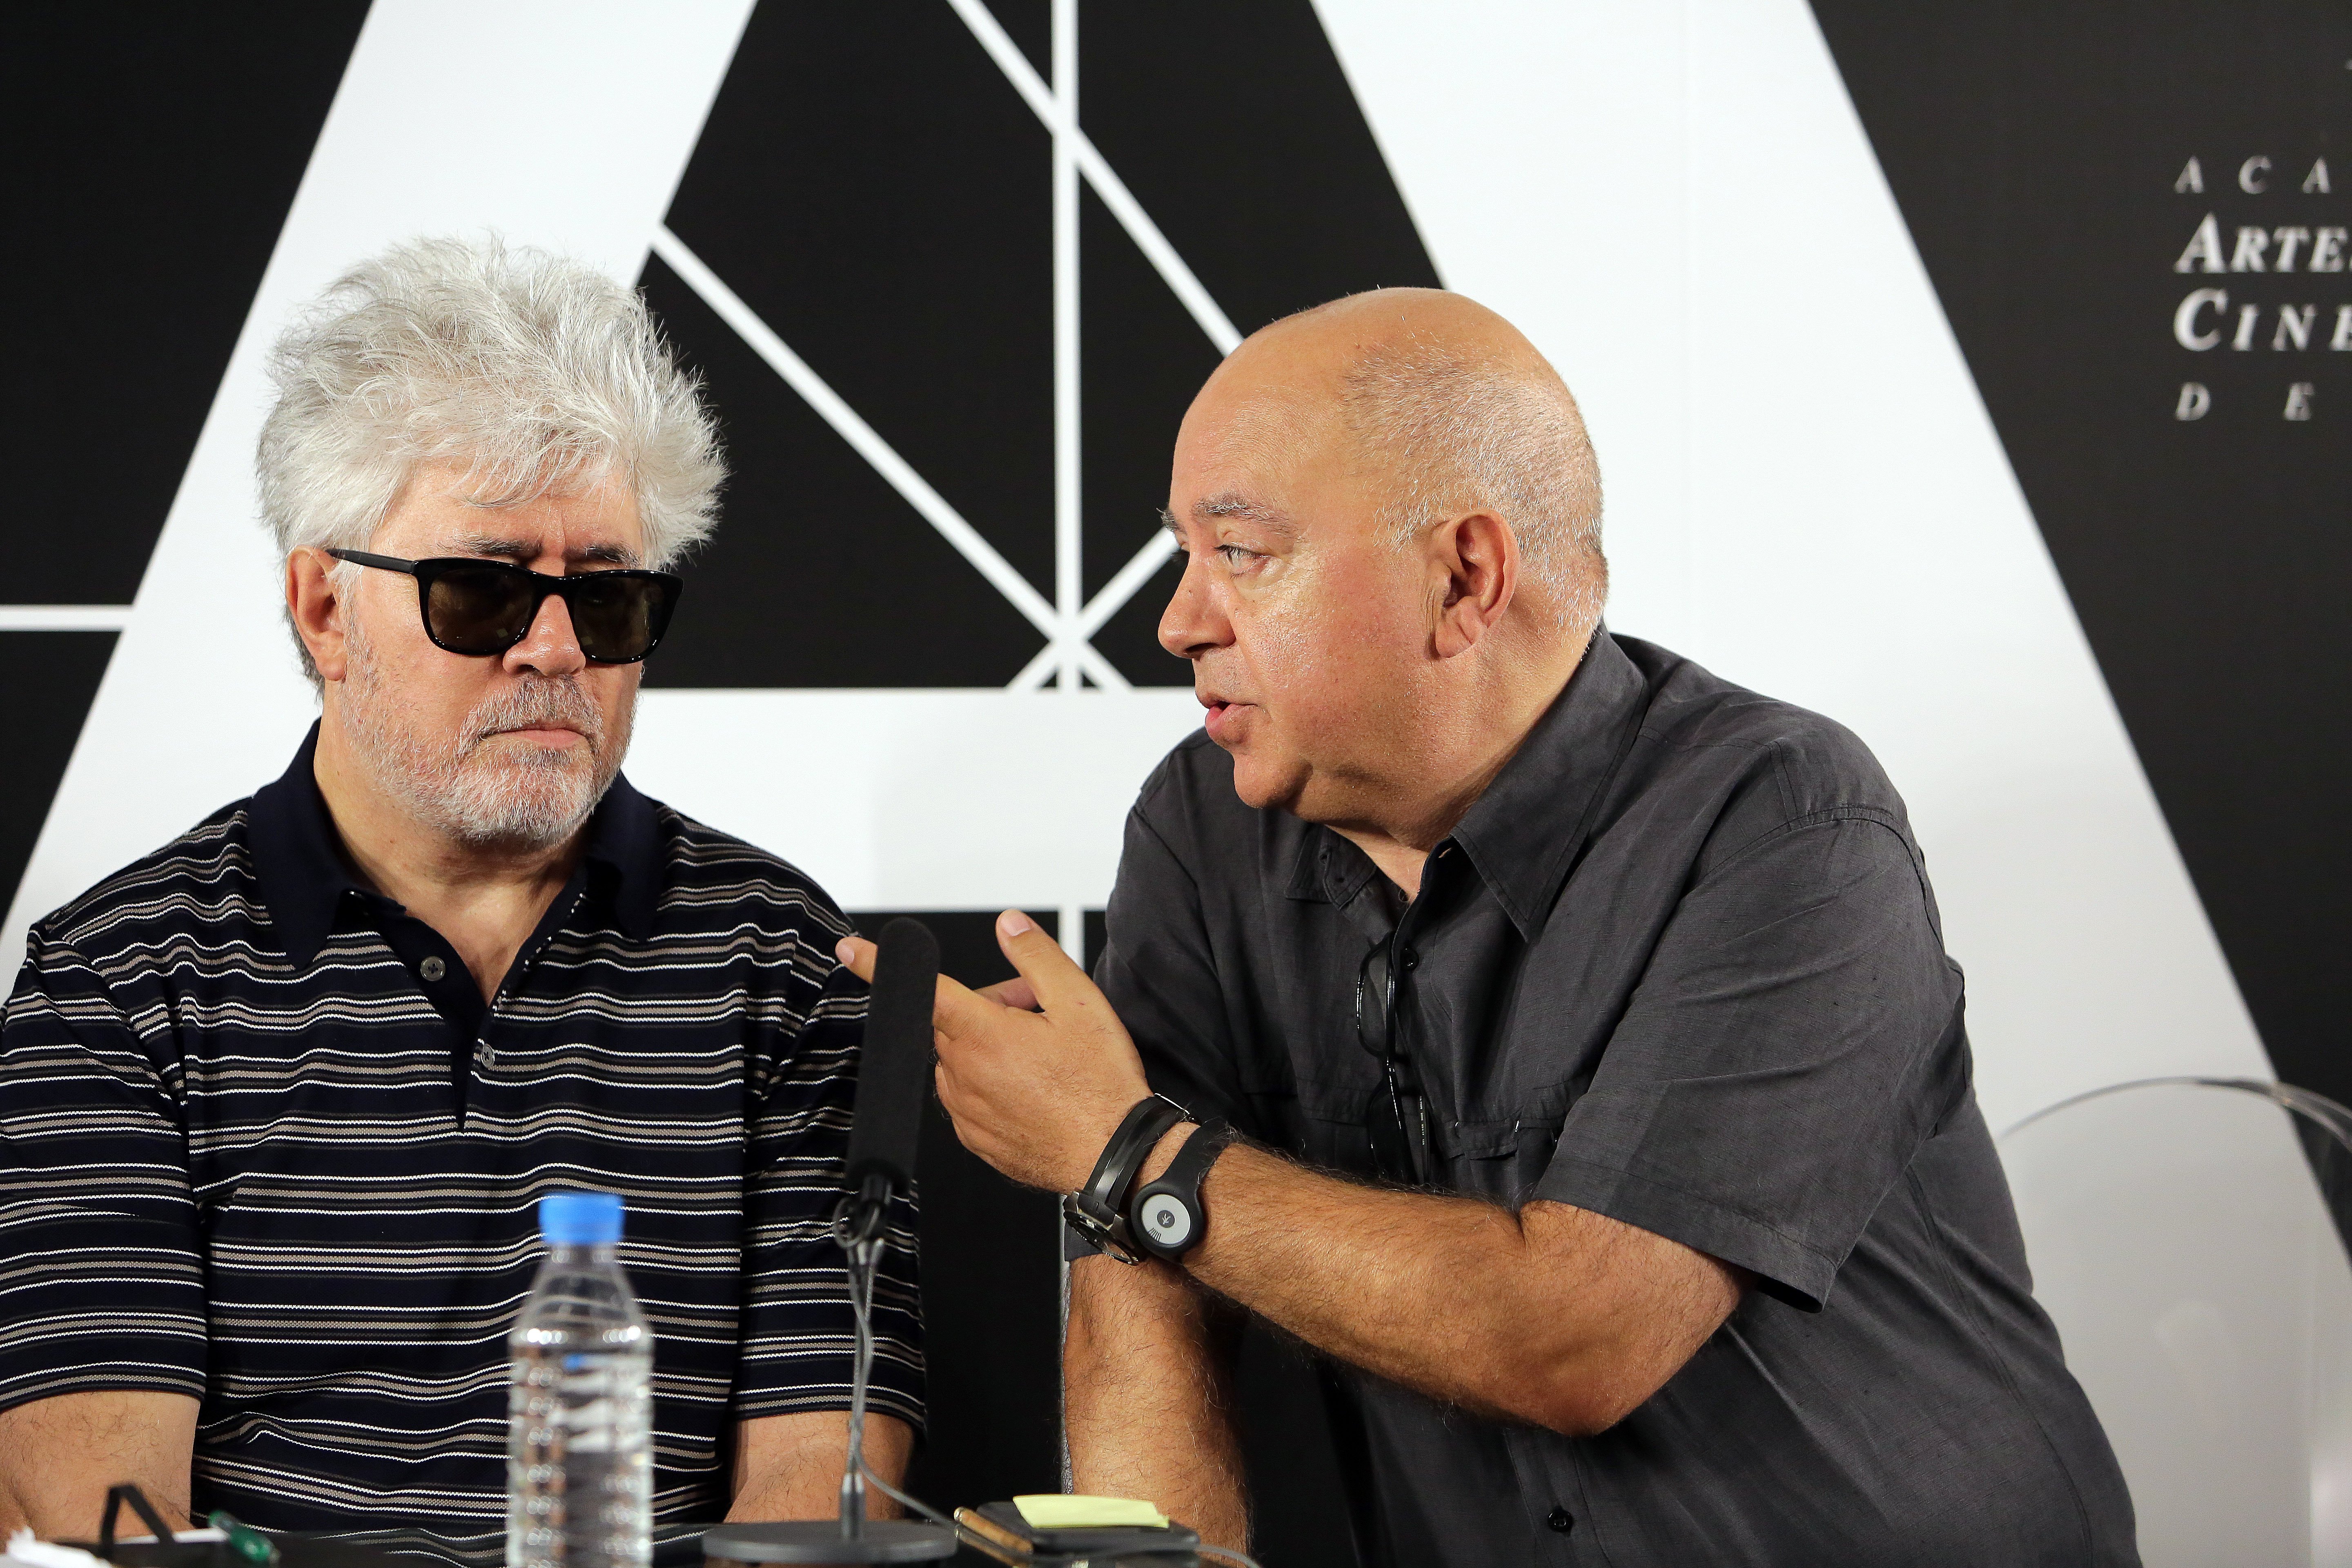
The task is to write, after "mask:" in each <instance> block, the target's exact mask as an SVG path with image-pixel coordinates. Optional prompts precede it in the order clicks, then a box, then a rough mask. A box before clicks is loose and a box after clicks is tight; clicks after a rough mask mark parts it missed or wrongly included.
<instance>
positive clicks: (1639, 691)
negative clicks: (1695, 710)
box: [1453, 626, 1649, 941]
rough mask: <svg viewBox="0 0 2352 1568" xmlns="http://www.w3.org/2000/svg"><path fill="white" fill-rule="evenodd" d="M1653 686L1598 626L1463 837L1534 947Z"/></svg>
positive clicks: (1474, 810) (1466, 822)
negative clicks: (1574, 671) (1582, 655)
mask: <svg viewBox="0 0 2352 1568" xmlns="http://www.w3.org/2000/svg"><path fill="white" fill-rule="evenodd" d="M1648 694H1649V684H1648V682H1647V681H1645V680H1643V678H1642V672H1641V670H1640V669H1639V668H1636V667H1635V665H1634V663H1633V660H1632V659H1631V658H1627V657H1626V654H1625V650H1624V649H1623V648H1622V647H1619V646H1618V645H1617V639H1616V638H1614V637H1611V636H1610V635H1609V629H1608V627H1606V626H1601V627H1597V628H1595V630H1594V631H1593V634H1592V642H1591V647H1587V648H1586V649H1585V653H1584V658H1583V659H1582V660H1581V661H1580V662H1579V664H1578V665H1577V667H1576V673H1575V674H1574V675H1571V676H1570V677H1569V678H1568V685H1567V686H1566V687H1565V688H1563V689H1562V690H1561V691H1560V694H1559V696H1558V697H1557V698H1555V699H1553V700H1552V705H1551V706H1550V707H1549V708H1548V709H1546V710H1544V715H1543V717H1542V718H1540V719H1538V720H1537V721H1536V723H1535V728H1534V729H1532V730H1530V731H1528V738H1527V740H1526V741H1525V742H1521V744H1520V746H1519V749H1518V751H1517V752H1515V753H1514V754H1513V755H1512V757H1511V760H1510V761H1509V762H1507V763H1504V764H1503V771H1502V772H1501V773H1496V775H1495V782H1494V783H1492V784H1488V785H1487V786H1486V793H1485V794H1484V795H1480V796H1479V797H1478V798H1477V799H1476V800H1475V802H1473V803H1472V804H1471V806H1470V809H1469V810H1468V811H1466V812H1465V813H1464V814H1463V816H1462V821H1461V823H1460V824H1459V825H1458V826H1455V828H1454V836H1453V837H1454V842H1455V843H1456V844H1459V845H1460V846H1461V847H1462V851H1463V853H1464V854H1465V855H1466V856H1468V857H1469V859H1470V864H1471V865H1472V866H1473V867H1475V868H1476V869H1477V872H1478V875H1479V876H1480V877H1481V878H1482V879H1485V881H1486V885H1487V886H1488V887H1489V888H1492V889H1494V890H1495V897H1496V900H1498V901H1499V902H1500V903H1501V904H1502V906H1503V912H1504V913H1506V914H1507V915H1509V916H1510V917H1511V923H1512V924H1513V925H1515V926H1517V927H1518V929H1519V934H1520V935H1521V936H1522V937H1525V938H1528V940H1530V941H1532V940H1533V939H1534V937H1535V934H1536V931H1537V930H1538V928H1539V927H1541V925H1542V924H1543V921H1544V916H1545V915H1546V913H1547V912H1549V910H1550V908H1551V903H1552V900H1553V899H1554V898H1556V897H1557V896H1558V895H1559V885H1560V883H1561V881H1562V880H1563V879H1565V878H1566V877H1567V875H1568V868H1569V863H1570V861H1571V860H1573V859H1574V858H1576V855H1577V852H1578V851H1579V850H1580V849H1582V848H1583V847H1584V843H1585V840H1586V838H1588V837H1590V836H1591V831H1592V826H1593V817H1594V816H1595V813H1596V810H1597V808H1598V807H1599V805H1600V804H1601V800H1600V796H1601V791H1602V790H1604V789H1605V788H1607V787H1608V784H1609V781H1610V780H1611V779H1612V777H1613V776H1615V774H1616V772H1617V768H1618V764H1619V763H1622V761H1623V760H1624V755H1625V752H1626V750H1627V749H1628V748H1629V747H1630V746H1631V744H1632V742H1633V736H1634V734H1635V733H1636V732H1637V731H1638V730H1639V728H1640V725H1641V722H1642V718H1643V714H1644V713H1646V712H1647V711H1648V710H1649V702H1648Z"/></svg>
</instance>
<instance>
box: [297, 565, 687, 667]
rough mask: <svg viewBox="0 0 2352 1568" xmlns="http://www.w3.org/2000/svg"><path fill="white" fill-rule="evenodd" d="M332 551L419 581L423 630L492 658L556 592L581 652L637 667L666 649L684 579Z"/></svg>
mask: <svg viewBox="0 0 2352 1568" xmlns="http://www.w3.org/2000/svg"><path fill="white" fill-rule="evenodd" d="M327 553H328V554H330V555H331V556H333V557H334V558H335V559H336V560H338V561H348V562H350V563H352V565H354V566H373V567H374V568H375V569H376V570H378V571H380V572H405V573H407V574H409V575H410V576H412V577H414V578H415V579H416V607H417V609H418V610H419V611H420V612H421V613H422V614H423V615H424V617H425V636H426V637H431V638H432V639H433V646H434V647H437V648H440V649H441V650H443V651H444V652H446V653H456V654H463V655H465V656H466V657H467V658H491V657H493V656H495V655H498V654H502V653H504V652H506V651H507V649H509V648H510V647H514V646H515V644H517V643H519V642H520V641H522V639H523V638H524V637H528V636H530V624H531V622H533V621H535V620H537V619H538V618H539V607H540V605H542V604H545V603H546V602H547V596H548V595H551V594H552V595H556V596H557V597H558V598H561V599H562V601H563V607H564V608H565V609H567V610H569V611H570V612H572V632H573V633H574V635H576V636H577V637H579V639H580V651H581V652H582V653H584V654H586V655H587V656H588V657H589V658H592V659H594V660H595V661H596V662H597V663H598V664H635V663H636V662H637V660H639V659H641V658H645V657H646V655H647V654H649V653H651V652H653V651H654V649H656V647H660V646H661V640H662V634H663V633H664V632H666V631H667V630H669V617H670V612H671V611H673V610H675V609H677V596H678V595H679V594H680V593H682V592H684V591H685V588H686V584H684V583H683V582H681V581H680V580H679V579H677V578H676V577H673V576H671V575H670V574H668V573H667V572H640V571H636V570H635V569H630V570H625V571H615V572H578V573H573V574H571V575H570V576H565V577H550V576H548V575H547V574H544V573H541V572H533V571H531V570H530V568H529V567H526V566H515V565H510V564H509V563H506V562H504V561H480V560H475V559H472V558H469V557H467V556H462V555H441V556H436V557H434V558H433V559H432V560H430V561H403V560H401V559H400V558H399V557H397V556H394V555H370V554H368V553H367V552H364V551H360V550H330V551H328V552H327Z"/></svg>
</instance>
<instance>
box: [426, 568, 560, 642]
mask: <svg viewBox="0 0 2352 1568" xmlns="http://www.w3.org/2000/svg"><path fill="white" fill-rule="evenodd" d="M532 608H533V595H532V592H531V581H530V575H529V574H527V573H524V572H521V571H520V570H518V569H516V568H514V567H512V566H499V565H488V564H486V565H481V566H453V567H449V568H447V569H446V570H444V571H442V572H439V573H436V574H435V576H434V578H433V586H432V588H431V590H430V591H429V593H428V595H427V596H426V599H425V618H426V622H427V624H428V625H429V626H431V627H432V630H433V640H434V641H435V642H437V643H439V644H440V645H441V646H442V647H445V648H446V649H448V650H449V651H450V652H451V653H463V654H475V655H480V654H492V653H504V652H505V651H506V650H507V649H509V648H510V647H514V645H515V644H517V643H519V642H520V641H521V640H522V638H523V634H524V633H525V632H528V631H529V630H530V613H531V610H532Z"/></svg>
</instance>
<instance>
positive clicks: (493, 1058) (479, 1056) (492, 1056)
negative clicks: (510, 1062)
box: [474, 1040, 499, 1068]
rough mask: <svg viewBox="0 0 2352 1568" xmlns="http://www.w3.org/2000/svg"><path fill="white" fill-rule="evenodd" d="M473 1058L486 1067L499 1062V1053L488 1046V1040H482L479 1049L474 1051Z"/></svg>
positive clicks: (494, 1065) (493, 1065)
mask: <svg viewBox="0 0 2352 1568" xmlns="http://www.w3.org/2000/svg"><path fill="white" fill-rule="evenodd" d="M474 1059H475V1060H476V1061H478V1062H479V1063H481V1064H482V1065H483V1066H484V1067H486V1068H487V1067H496V1066H498V1063H499V1053H498V1052H496V1051H494V1050H492V1049H491V1048H490V1042H489V1041H488V1040H484V1041H483V1042H482V1047H481V1049H479V1050H478V1051H476V1052H475V1053H474Z"/></svg>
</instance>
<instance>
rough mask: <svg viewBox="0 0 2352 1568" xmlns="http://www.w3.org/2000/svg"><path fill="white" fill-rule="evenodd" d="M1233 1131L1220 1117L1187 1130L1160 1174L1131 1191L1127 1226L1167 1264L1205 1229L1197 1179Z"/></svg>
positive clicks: (1228, 1142) (1203, 1176) (1225, 1146)
mask: <svg viewBox="0 0 2352 1568" xmlns="http://www.w3.org/2000/svg"><path fill="white" fill-rule="evenodd" d="M1233 1142H1234V1130H1233V1129H1232V1128H1231V1127H1229V1126H1227V1125H1226V1124H1225V1123H1223V1122H1222V1121H1213V1122H1211V1123H1209V1124H1208V1125H1207V1126H1205V1127H1195V1128H1194V1129H1192V1136H1191V1137H1190V1138H1187V1139H1185V1140H1184V1146H1183V1147H1182V1148H1181V1149H1179V1150H1177V1151H1176V1157H1175V1158H1174V1159H1173V1160H1171V1161H1170V1162H1168V1168H1167V1169H1166V1170H1165V1171H1162V1172H1160V1179H1159V1180H1158V1181H1156V1182H1152V1183H1150V1184H1147V1185H1146V1186H1145V1187H1144V1189H1143V1190H1142V1191H1141V1192H1139V1193H1138V1194H1135V1201H1134V1202H1133V1203H1132V1204H1130V1205H1129V1226H1130V1228H1131V1230H1132V1233H1133V1235H1134V1237H1135V1239H1136V1241H1137V1243H1138V1244H1139V1245H1140V1246H1141V1247H1144V1248H1145V1249H1146V1250H1147V1251H1150V1252H1151V1253H1152V1254H1154V1255H1155V1256H1157V1257H1160V1258H1166V1259H1168V1260H1169V1261H1170V1262H1171V1263H1173V1262H1176V1261H1178V1260H1179V1259H1181V1258H1182V1257H1183V1256H1184V1255H1185V1254H1186V1253H1188V1252H1190V1251H1192V1249H1193V1248H1194V1247H1198V1246H1200V1245H1201V1238H1202V1237H1204V1236H1206V1235H1208V1234H1209V1211H1208V1210H1207V1208H1205V1207H1204V1206H1202V1202H1201V1184H1202V1182H1204V1181H1206V1180H1207V1179H1208V1175H1209V1167H1210V1166H1212V1165H1213V1164H1215V1163H1217V1156H1218V1155H1220V1154H1222V1153H1223V1152H1225V1151H1226V1150H1227V1149H1229V1148H1231V1147H1232V1146H1233Z"/></svg>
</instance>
